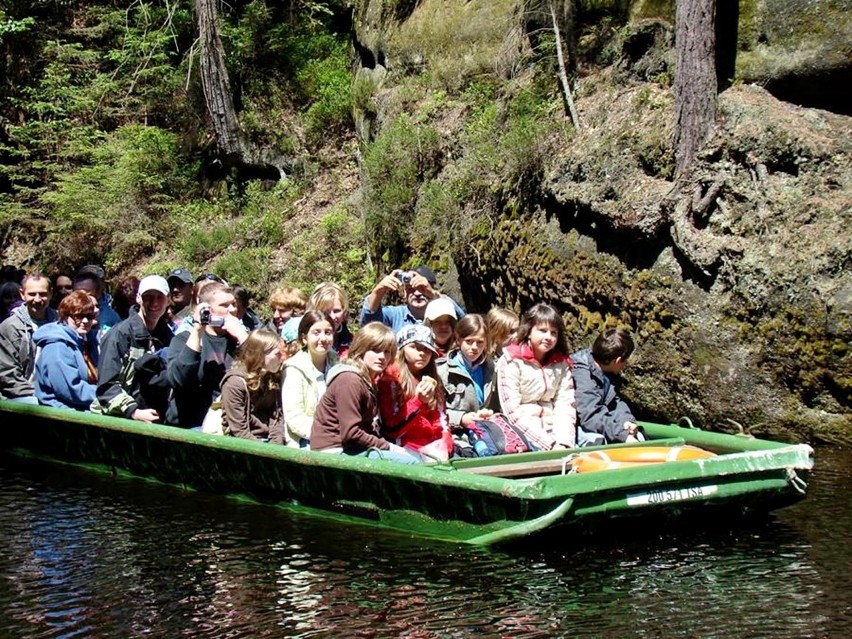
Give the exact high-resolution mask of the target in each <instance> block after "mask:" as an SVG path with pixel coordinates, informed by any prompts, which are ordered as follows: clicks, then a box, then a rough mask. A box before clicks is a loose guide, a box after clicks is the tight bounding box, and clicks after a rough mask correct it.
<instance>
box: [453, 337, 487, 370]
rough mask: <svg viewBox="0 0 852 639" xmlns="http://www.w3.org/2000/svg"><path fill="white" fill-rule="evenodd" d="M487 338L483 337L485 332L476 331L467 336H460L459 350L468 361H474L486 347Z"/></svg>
mask: <svg viewBox="0 0 852 639" xmlns="http://www.w3.org/2000/svg"><path fill="white" fill-rule="evenodd" d="M487 344H488V340H486V339H485V332H484V331H478V332H476V333H473V334H471V335H468V336H467V337H464V338H462V341H461V343H460V344H459V350H460V351H461V354H462V355H464V357H465V359H467V361H469V362H476V361H478V360H479V358H480V357H482V354H483V353H484V352H485V349H486V347H487Z"/></svg>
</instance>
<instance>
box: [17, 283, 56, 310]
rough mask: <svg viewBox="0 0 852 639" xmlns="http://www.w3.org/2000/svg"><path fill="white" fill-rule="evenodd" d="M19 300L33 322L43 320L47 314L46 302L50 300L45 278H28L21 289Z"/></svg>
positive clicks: (48, 287)
mask: <svg viewBox="0 0 852 639" xmlns="http://www.w3.org/2000/svg"><path fill="white" fill-rule="evenodd" d="M21 299H22V300H24V304H25V305H26V307H27V311H28V312H29V314H30V317H32V318H33V319H35V320H43V319H44V316H45V315H46V314H47V302H48V300H49V299H50V282H49V281H48V279H47V278H46V277H40V278H38V279H36V278H32V277H31V278H30V279H28V280H27V282H26V284H24V287H23V288H22V289H21Z"/></svg>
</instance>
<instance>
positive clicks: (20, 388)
mask: <svg viewBox="0 0 852 639" xmlns="http://www.w3.org/2000/svg"><path fill="white" fill-rule="evenodd" d="M55 321H56V311H54V310H53V309H52V308H48V309H47V314H46V315H45V316H44V321H43V322H36V321H35V320H34V319H33V318H32V317H30V312H29V310H28V309H27V307H26V306H25V305H24V306H19V307H18V308H16V309H15V310H14V311H12V314H11V315H10V316H9V317H7V318H6V319H5V320H3V322H2V323H0V397H4V398H6V399H15V398H18V397H32V395H33V393H34V392H35V344H33V333H35V331H36V329H37V328H38V327H39V326H43V325H45V324H49V323H50V322H55Z"/></svg>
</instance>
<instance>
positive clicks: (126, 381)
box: [96, 275, 172, 422]
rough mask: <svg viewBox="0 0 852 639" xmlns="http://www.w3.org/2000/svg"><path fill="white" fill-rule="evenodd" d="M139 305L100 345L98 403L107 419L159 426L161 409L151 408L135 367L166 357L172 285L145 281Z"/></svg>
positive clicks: (162, 280)
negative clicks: (107, 416)
mask: <svg viewBox="0 0 852 639" xmlns="http://www.w3.org/2000/svg"><path fill="white" fill-rule="evenodd" d="M136 301H137V303H138V304H139V311H138V312H136V313H133V314H132V315H130V317H128V318H127V319H126V320H123V321H121V322H119V323H118V324H116V325H115V326H114V327H113V328H112V329H110V330H109V331H108V332H107V333H106V335H104V339H103V342H101V353H100V359H99V362H98V388H97V391H96V394H97V402H98V404H100V409H101V411H102V412H104V413H106V414H108V415H117V416H119V417H127V418H129V419H135V420H138V421H142V422H159V421H161V420H162V418H163V414H162V409H160V410H158V409H157V408H154V407H153V406H149V405H148V404H149V403H150V402H148V401H146V390H147V389H146V388H144V383H145V382H143V376H140V375H139V374H138V367H137V366H135V365H136V364H137V362H139V361H140V360H142V358H143V357H146V356H149V355H150V356H151V357H149V359H152V360H154V361H156V360H157V359H158V358H161V357H163V356H164V349H165V348H166V347H167V346H168V345H169V343H170V342H171V339H172V330H171V328H170V327H169V323H168V321H167V320H166V308H167V307H168V305H169V285H168V283H167V282H166V280H165V278H162V277H160V276H159V275H149V276H148V277H144V278H142V281H141V282H139V291H138V293H137V294H136Z"/></svg>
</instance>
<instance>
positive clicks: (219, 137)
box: [195, 0, 243, 161]
mask: <svg viewBox="0 0 852 639" xmlns="http://www.w3.org/2000/svg"><path fill="white" fill-rule="evenodd" d="M195 10H196V12H197V13H198V32H199V41H200V47H201V85H202V87H203V89H204V101H205V102H206V104H207V112H208V113H209V114H210V119H211V120H212V122H213V131H214V132H215V134H216V142H217V145H218V147H219V150H220V151H221V152H222V154H223V156H224V158H225V159H227V160H230V161H235V160H236V161H242V160H243V157H242V156H243V141H242V135H241V132H240V123H239V120H237V113H236V109H235V108H234V100H233V98H232V97H231V84H230V82H229V81H228V70H227V68H226V67H225V50H224V48H223V47H222V40H221V39H220V38H219V28H218V25H217V22H216V21H217V18H218V12H217V10H216V0H196V3H195Z"/></svg>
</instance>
